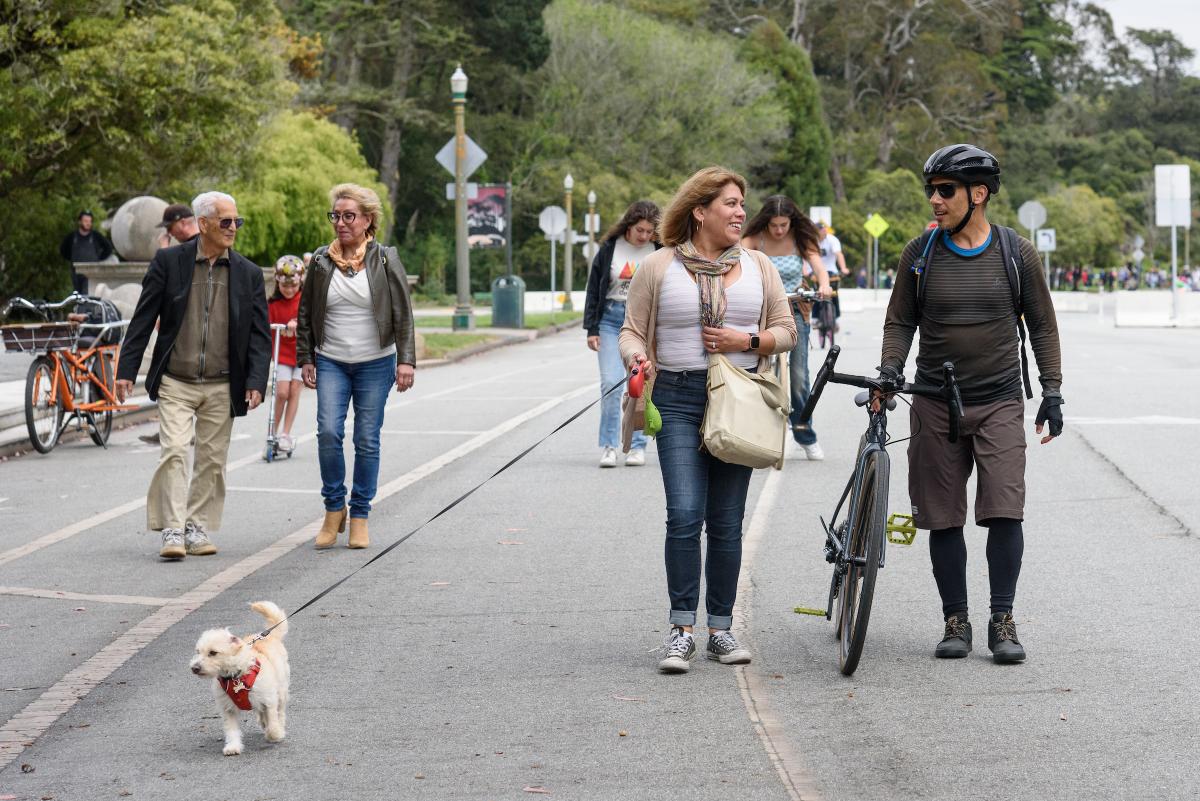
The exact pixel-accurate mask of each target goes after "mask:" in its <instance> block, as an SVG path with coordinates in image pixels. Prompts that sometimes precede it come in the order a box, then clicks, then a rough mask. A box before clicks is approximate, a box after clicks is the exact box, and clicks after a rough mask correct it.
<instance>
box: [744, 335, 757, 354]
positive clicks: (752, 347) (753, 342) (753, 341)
mask: <svg viewBox="0 0 1200 801" xmlns="http://www.w3.org/2000/svg"><path fill="white" fill-rule="evenodd" d="M758 345H759V339H758V334H751V335H750V347H749V348H747V349H746V350H758Z"/></svg>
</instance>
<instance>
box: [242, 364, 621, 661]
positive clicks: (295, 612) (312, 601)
mask: <svg viewBox="0 0 1200 801" xmlns="http://www.w3.org/2000/svg"><path fill="white" fill-rule="evenodd" d="M635 369H636V368H635ZM633 375H634V373H633V372H631V373H630V374H629V375H626V376H625V380H624V381H620V382H618V383H616V384H614V385H613V386H612V387H611V388H609V390H608V391H607V392H605V393H604V394H603V395H601V396H600V397H599V398H597V399H596V400H594V401H592V402H591V403H589V404H588V405H587V406H584V407H583V408H582V409H580V410H579V411H577V412H575V414H573V415H571V416H570V417H568V418H567V419H566V420H564V421H563V422H561V423H559V424H558V426H557V427H556V428H555V429H554V430H553V431H551V432H550V433H549V434H547V435H546V436H544V437H542V438H541V439H539V440H538V441H537V442H535V443H533V444H532V445H530V446H529V447H528V448H526V449H525V450H523V451H521V452H520V453H519V454H517V455H516V456H515V457H514V458H512V459H510V460H509V462H508V463H507V464H505V465H504V466H503V467H501V468H500V469H499V470H497V471H496V472H494V473H492V474H491V475H490V476H488V477H487V478H485V479H484V480H483V481H480V482H479V483H478V484H476V485H475V486H474V487H471V489H469V490H467V491H466V492H464V493H463V494H462V495H459V496H458V497H457V498H455V499H454V500H453V501H451V502H450V503H448V504H447V505H446V506H444V507H443V508H442V509H441V510H440V511H438V513H437V514H435V515H434V516H433V517H431V518H429V519H428V520H426V521H425V522H424V523H422V524H421V525H419V526H417V527H416V528H414V529H413V530H412V531H410V532H408V533H407V534H405V535H404V536H403V537H401V538H400V539H398V540H396V541H395V542H393V543H392V544H391V545H389V546H388V547H386V548H384V549H383V550H382V551H380V552H379V553H377V554H375V555H374V556H373V557H371V558H370V559H369V560H368V561H366V562H365V563H363V564H362V565H360V566H359V567H358V568H356V569H355V570H354V571H353V572H351V573H350V574H348V575H347V576H345V577H344V578H341V579H339V580H338V581H336V582H334V583H333V584H331V585H329V586H328V587H326V588H325V589H323V590H321V591H320V592H319V593H317V594H316V595H314V596H313V597H312V598H310V599H308V600H307V601H305V602H304V603H303V604H302V605H300V606H299V607H297V608H296V609H294V610H293V611H292V612H291V613H289V614H287V615H285V616H284V618H283V620H280V621H279V622H278V623H276V624H275V625H273V626H271V627H270V628H267V629H263V630H262V631H261V632H259V633H258V634H256V635H255V636H254V638H253V639H251V640H250V642H251V644H253V643H255V642H258V641H259V640H261V639H264V638H266V637H267V636H268V635H270V633H271V632H272V631H274V630H275V629H276V628H277V627H278V626H281V625H283V623H285V622H286V621H288V620H290V619H291V618H293V617H295V616H296V615H298V614H300V613H301V612H303V611H304V610H305V609H307V608H308V607H310V606H312V605H313V604H315V603H316V602H317V601H319V600H321V599H322V598H324V597H325V596H326V595H328V594H329V593H331V592H333V591H334V590H336V589H337V588H338V587H340V586H342V585H343V584H345V583H346V582H347V581H349V580H350V579H351V578H353V577H354V575H355V574H356V573H358V572H359V571H361V570H365V569H366V568H367V567H369V566H370V565H371V564H372V563H374V562H376V561H378V560H380V559H382V558H383V557H385V556H387V555H388V554H389V553H391V552H392V550H394V549H395V548H396V547H398V546H399V545H401V544H403V543H404V541H405V540H407V539H408V538H409V537H411V536H412V535H414V534H416V533H417V532H418V531H420V530H421V529H423V528H425V527H426V526H428V525H429V524H430V523H432V522H433V521H434V520H437V519H438V518H439V517H441V516H442V515H444V514H446V512H449V511H450V510H451V509H453V508H454V507H455V506H458V505H459V504H460V503H462V502H463V501H465V500H466V499H467V498H470V497H471V496H472V495H474V494H475V493H476V492H477V491H478V490H479V489H480V488H481V487H482V486H483V485H484V484H487V483H488V482H489V481H491V480H492V479H493V478H495V477H496V476H498V475H500V474H501V473H503V472H504V471H505V470H507V469H508V468H510V467H512V466H513V465H514V464H516V463H517V462H519V461H521V460H522V459H524V458H525V457H526V456H528V455H529V454H530V453H532V452H533V450H534V448H536V447H538V446H539V445H541V444H542V443H543V442H545V441H546V440H548V439H550V438H551V437H552V436H554V435H555V434H557V433H558V432H559V431H562V430H563V429H564V428H566V427H567V426H569V425H570V424H571V423H573V422H575V421H576V420H578V419H579V418H580V417H582V416H583V415H584V414H585V413H586V412H587V411H588V410H589V409H591V408H592V407H593V406H595V405H596V404H597V403H600V402H601V401H602V400H604V399H605V398H607V397H608V396H609V395H611V394H612V393H613V392H615V391H616V390H617V389H620V388H622V387H624V386H625V385H626V384H627V383H628V382H629V379H630V378H631V377H632V376H633Z"/></svg>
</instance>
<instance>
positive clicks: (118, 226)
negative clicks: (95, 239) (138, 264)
mask: <svg viewBox="0 0 1200 801" xmlns="http://www.w3.org/2000/svg"><path fill="white" fill-rule="evenodd" d="M166 207H167V201H165V200H160V199H159V198H156V197H151V196H150V195H142V196H141V197H135V198H133V199H131V200H127V201H125V204H124V205H122V206H121V208H119V209H117V213H116V214H114V215H113V217H112V227H111V228H110V229H109V234H111V236H112V243H113V247H114V248H116V251H117V253H120V254H121V258H122V259H123V260H124V261H150V259H152V258H154V253H155V251H157V250H158V248H159V237H161V236H162V229H161V228H158V227H157V225H158V224H159V223H160V222H162V215H163V210H164V209H165V208H166Z"/></svg>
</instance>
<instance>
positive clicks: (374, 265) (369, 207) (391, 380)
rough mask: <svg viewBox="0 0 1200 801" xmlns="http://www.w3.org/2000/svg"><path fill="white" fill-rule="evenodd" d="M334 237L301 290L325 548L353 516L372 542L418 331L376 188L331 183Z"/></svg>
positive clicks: (300, 359)
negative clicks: (349, 433) (350, 445)
mask: <svg viewBox="0 0 1200 801" xmlns="http://www.w3.org/2000/svg"><path fill="white" fill-rule="evenodd" d="M329 202H330V203H331V204H332V206H333V208H332V209H331V210H330V211H329V213H328V217H329V221H330V222H331V223H332V224H333V231H334V239H333V241H332V242H331V243H329V245H326V246H324V247H321V248H318V249H317V250H316V252H314V253H313V260H312V268H311V269H310V270H309V271H308V277H307V279H306V280H305V282H304V291H303V293H302V295H301V298H300V318H299V324H298V326H297V329H296V362H297V363H298V364H299V365H300V373H301V377H302V378H303V379H304V385H305V386H306V387H309V388H311V389H315V390H316V391H317V457H318V461H319V462H320V465H321V485H322V486H321V496H322V497H323V498H324V499H325V522H324V523H323V524H322V525H321V530H320V531H319V532H318V533H317V539H316V542H315V543H314V545H315V547H317V548H329V547H332V546H333V545H334V544H335V543H336V542H337V535H338V534H340V533H341V532H342V531H344V530H345V528H346V516H347V514H348V515H349V517H350V542H349V545H350V547H351V548H366V547H367V546H368V545H369V544H370V537H369V535H368V531H367V515H368V514H369V513H370V511H371V500H372V499H373V498H374V497H375V490H376V484H377V482H378V480H379V433H380V430H381V429H382V428H383V414H384V409H385V407H386V406H387V397H388V390H390V389H391V387H392V385H393V384H394V385H395V386H396V391H397V392H407V391H408V390H410V389H412V386H413V379H414V372H415V370H416V364H417V343H416V332H415V329H414V328H413V312H412V301H411V299H410V298H409V293H408V276H406V275H405V273H404V265H403V264H401V263H400V256H399V255H398V254H397V253H396V249H395V248H394V247H385V246H383V245H381V244H379V243H378V242H376V241H375V234H376V232H377V231H378V230H379V226H380V225H381V224H382V222H383V204H382V203H381V202H380V200H379V196H378V195H377V194H375V192H374V191H373V190H371V189H368V188H366V187H363V186H357V185H355V184H339V185H338V186H335V187H334V188H333V189H331V190H330V192H329ZM351 403H353V404H354V479H353V484H352V486H351V490H350V502H349V504H348V505H347V503H346V458H345V455H344V454H343V451H342V440H343V439H344V437H345V433H346V414H347V412H348V411H349V406H350V404H351Z"/></svg>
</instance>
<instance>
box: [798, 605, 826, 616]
mask: <svg viewBox="0 0 1200 801" xmlns="http://www.w3.org/2000/svg"><path fill="white" fill-rule="evenodd" d="M792 611H793V612H795V613H796V614H797V615H815V616H816V617H825V610H824V609H813V608H812V607H810V606H797V607H796V608H795V609H793V610H792Z"/></svg>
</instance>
